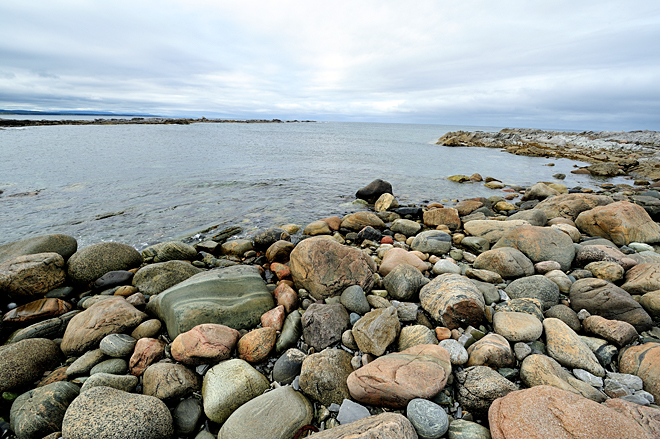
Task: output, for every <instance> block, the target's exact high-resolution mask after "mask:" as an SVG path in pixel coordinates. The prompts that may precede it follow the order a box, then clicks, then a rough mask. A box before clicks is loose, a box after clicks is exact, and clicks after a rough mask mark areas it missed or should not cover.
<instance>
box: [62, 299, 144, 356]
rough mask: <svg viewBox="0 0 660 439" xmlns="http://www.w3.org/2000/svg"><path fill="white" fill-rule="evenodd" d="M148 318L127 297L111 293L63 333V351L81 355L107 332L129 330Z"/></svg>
mask: <svg viewBox="0 0 660 439" xmlns="http://www.w3.org/2000/svg"><path fill="white" fill-rule="evenodd" d="M146 318H147V315H146V314H145V313H143V312H141V311H138V310H137V309H136V308H135V307H134V306H133V305H131V304H130V303H128V302H127V301H126V300H125V299H124V298H123V297H119V296H113V297H110V298H109V299H107V300H104V301H101V302H98V303H96V304H94V305H92V306H90V307H89V308H88V309H86V310H85V311H83V312H81V313H80V314H77V315H76V316H74V317H73V318H72V319H71V321H70V322H69V324H68V325H67V327H66V331H65V332H64V336H63V337H62V345H61V349H62V352H64V353H65V354H66V355H67V356H72V355H74V356H75V355H80V354H82V353H83V352H85V351H87V350H89V349H92V348H95V347H96V346H97V345H98V344H99V343H100V341H101V340H102V339H103V337H105V336H106V335H108V334H119V333H123V332H126V331H129V330H131V329H133V328H135V327H136V326H137V325H139V324H140V323H142V321H143V320H145V319H146Z"/></svg>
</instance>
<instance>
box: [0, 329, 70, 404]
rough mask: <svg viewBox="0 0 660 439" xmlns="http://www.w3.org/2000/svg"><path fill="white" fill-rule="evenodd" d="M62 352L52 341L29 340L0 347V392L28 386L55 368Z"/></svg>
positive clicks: (41, 339) (43, 339) (42, 339)
mask: <svg viewBox="0 0 660 439" xmlns="http://www.w3.org/2000/svg"><path fill="white" fill-rule="evenodd" d="M61 358H62V352H61V351H60V349H59V348H58V347H57V345H56V344H55V343H54V342H53V341H52V340H47V339H45V338H30V339H27V340H22V341H19V342H17V343H12V344H9V345H6V346H0V392H4V391H6V390H11V389H14V388H16V387H20V386H23V385H25V384H29V383H31V382H33V381H35V380H37V379H39V378H41V375H42V374H43V373H44V372H45V371H47V370H52V368H53V367H55V366H57V365H58V364H59V362H60V360H61Z"/></svg>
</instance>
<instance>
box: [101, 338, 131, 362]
mask: <svg viewBox="0 0 660 439" xmlns="http://www.w3.org/2000/svg"><path fill="white" fill-rule="evenodd" d="M135 343H137V340H136V339H135V338H133V337H131V336H130V335H126V334H110V335H106V336H105V337H104V338H103V339H102V340H101V343H100V344H99V349H101V352H103V353H104V354H105V355H107V356H108V357H116V358H121V357H127V356H129V355H131V354H132V353H133V349H134V348H135Z"/></svg>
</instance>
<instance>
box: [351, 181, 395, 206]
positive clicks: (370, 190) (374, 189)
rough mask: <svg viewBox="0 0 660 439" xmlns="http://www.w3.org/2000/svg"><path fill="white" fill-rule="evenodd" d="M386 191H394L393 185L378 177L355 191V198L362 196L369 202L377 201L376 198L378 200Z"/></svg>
mask: <svg viewBox="0 0 660 439" xmlns="http://www.w3.org/2000/svg"><path fill="white" fill-rule="evenodd" d="M385 193H387V194H391V193H392V185H391V184H390V183H388V182H386V181H384V180H381V179H380V178H378V179H376V180H374V181H372V182H371V183H369V184H368V185H366V186H365V187H363V188H361V189H359V190H358V191H357V192H356V193H355V198H360V199H361V200H365V201H367V202H369V203H375V202H376V200H378V198H379V197H380V196H381V195H383V194H385Z"/></svg>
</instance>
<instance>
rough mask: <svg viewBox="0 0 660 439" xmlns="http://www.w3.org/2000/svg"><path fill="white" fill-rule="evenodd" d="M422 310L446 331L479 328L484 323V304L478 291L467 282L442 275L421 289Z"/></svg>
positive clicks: (449, 275)
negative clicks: (463, 327) (468, 326)
mask: <svg viewBox="0 0 660 439" xmlns="http://www.w3.org/2000/svg"><path fill="white" fill-rule="evenodd" d="M419 298H420V301H421V304H422V308H424V310H426V311H427V312H428V313H429V314H431V317H433V318H434V319H436V320H437V321H439V322H441V323H442V325H443V326H446V327H447V328H449V329H455V328H458V327H459V326H467V325H472V326H479V324H480V323H481V322H482V321H483V319H484V309H485V303H484V299H483V295H482V294H481V291H479V289H478V288H477V287H476V286H475V285H474V283H472V282H471V281H470V280H469V279H467V278H464V277H462V276H459V275H456V274H443V275H441V276H438V277H436V278H435V279H433V280H432V281H431V282H429V283H428V284H426V285H425V286H424V287H422V289H421V291H420V292H419Z"/></svg>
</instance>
